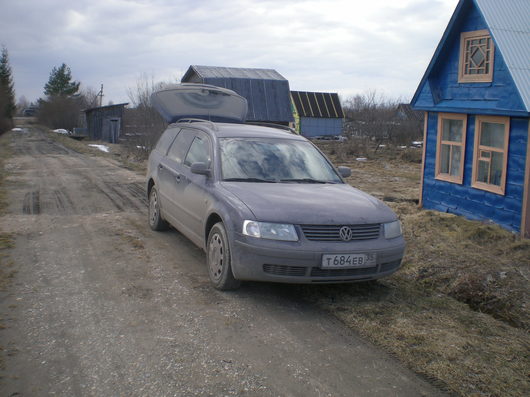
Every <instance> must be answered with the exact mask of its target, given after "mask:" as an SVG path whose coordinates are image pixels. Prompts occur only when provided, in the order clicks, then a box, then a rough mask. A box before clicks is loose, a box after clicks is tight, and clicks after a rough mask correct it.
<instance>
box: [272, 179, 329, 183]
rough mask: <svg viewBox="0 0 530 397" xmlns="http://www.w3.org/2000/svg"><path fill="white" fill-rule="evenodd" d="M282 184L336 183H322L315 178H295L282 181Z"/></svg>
mask: <svg viewBox="0 0 530 397" xmlns="http://www.w3.org/2000/svg"><path fill="white" fill-rule="evenodd" d="M280 182H294V183H335V182H333V181H322V180H319V179H313V178H293V179H280Z"/></svg>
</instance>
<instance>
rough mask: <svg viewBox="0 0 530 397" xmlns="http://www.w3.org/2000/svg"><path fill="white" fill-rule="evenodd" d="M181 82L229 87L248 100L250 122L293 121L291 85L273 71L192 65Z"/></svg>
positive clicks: (286, 122) (278, 122)
mask: <svg viewBox="0 0 530 397" xmlns="http://www.w3.org/2000/svg"><path fill="white" fill-rule="evenodd" d="M181 81H182V83H203V84H211V85H215V86H217V87H224V88H228V89H230V90H232V91H235V92H237V93H238V94H239V95H241V96H242V97H244V98H246V99H247V101H248V114H247V121H253V122H266V123H276V124H282V125H289V123H291V122H293V121H294V119H293V114H292V112H291V99H290V95H289V82H288V81H287V80H286V79H285V78H284V77H283V76H282V75H281V74H279V73H278V72H277V71H276V70H274V69H253V68H232V67H218V66H199V65H191V66H190V67H189V69H188V71H187V72H186V73H185V74H184V76H183V77H182V80H181Z"/></svg>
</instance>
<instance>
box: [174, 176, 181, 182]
mask: <svg viewBox="0 0 530 397" xmlns="http://www.w3.org/2000/svg"><path fill="white" fill-rule="evenodd" d="M175 180H176V181H177V183H180V175H175Z"/></svg>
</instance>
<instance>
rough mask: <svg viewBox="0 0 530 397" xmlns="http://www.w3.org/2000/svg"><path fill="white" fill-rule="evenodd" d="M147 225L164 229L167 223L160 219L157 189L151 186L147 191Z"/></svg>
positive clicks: (157, 229) (156, 228)
mask: <svg viewBox="0 0 530 397" xmlns="http://www.w3.org/2000/svg"><path fill="white" fill-rule="evenodd" d="M149 226H150V227H151V229H153V230H156V231H162V230H166V229H167V228H168V223H167V222H166V221H165V220H164V219H162V215H161V214H160V201H159V198H158V191H157V190H156V188H155V187H154V186H153V187H152V188H151V192H149Z"/></svg>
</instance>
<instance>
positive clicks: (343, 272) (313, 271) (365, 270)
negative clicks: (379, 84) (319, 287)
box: [311, 266, 377, 277]
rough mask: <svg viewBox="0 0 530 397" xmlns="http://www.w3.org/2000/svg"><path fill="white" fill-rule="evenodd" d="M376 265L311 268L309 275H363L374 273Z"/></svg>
mask: <svg viewBox="0 0 530 397" xmlns="http://www.w3.org/2000/svg"><path fill="white" fill-rule="evenodd" d="M376 273H377V266H374V267H363V268H360V269H321V268H319V267H313V268H311V277H344V276H365V275H368V274H376Z"/></svg>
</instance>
